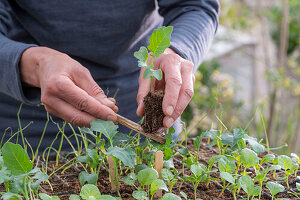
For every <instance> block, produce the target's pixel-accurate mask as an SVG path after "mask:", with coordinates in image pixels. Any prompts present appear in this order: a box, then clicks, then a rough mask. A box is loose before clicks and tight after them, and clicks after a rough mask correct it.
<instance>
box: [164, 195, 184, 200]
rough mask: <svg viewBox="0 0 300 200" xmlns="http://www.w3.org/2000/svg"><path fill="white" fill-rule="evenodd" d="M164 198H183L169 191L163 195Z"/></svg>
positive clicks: (167, 199) (170, 199)
mask: <svg viewBox="0 0 300 200" xmlns="http://www.w3.org/2000/svg"><path fill="white" fill-rule="evenodd" d="M162 200H181V198H180V197H179V196H177V195H175V194H172V193H167V194H165V195H164V196H163V198H162Z"/></svg>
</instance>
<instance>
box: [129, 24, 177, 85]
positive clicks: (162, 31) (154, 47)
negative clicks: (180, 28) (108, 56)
mask: <svg viewBox="0 0 300 200" xmlns="http://www.w3.org/2000/svg"><path fill="white" fill-rule="evenodd" d="M172 31H173V27H172V26H168V27H165V26H162V27H160V28H159V29H155V30H154V31H153V33H152V35H151V36H150V38H149V46H148V49H147V48H146V47H144V46H142V47H140V49H139V51H136V52H134V57H136V58H137V59H138V66H139V67H142V68H145V69H146V70H145V71H144V74H143V78H144V79H147V78H150V79H151V83H150V89H151V86H152V81H153V77H155V78H156V79H157V80H161V79H162V71H161V69H156V70H155V69H154V64H153V59H154V58H158V57H159V56H160V54H162V53H163V52H164V51H165V50H166V48H168V47H169V46H170V40H171V34H172ZM148 50H149V51H150V52H148ZM149 55H150V56H151V62H150V65H148V64H147V60H148V57H149Z"/></svg>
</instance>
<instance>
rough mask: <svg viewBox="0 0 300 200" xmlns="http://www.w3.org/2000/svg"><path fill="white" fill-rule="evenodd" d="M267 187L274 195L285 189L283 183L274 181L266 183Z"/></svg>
mask: <svg viewBox="0 0 300 200" xmlns="http://www.w3.org/2000/svg"><path fill="white" fill-rule="evenodd" d="M266 187H267V188H268V189H269V191H270V192H271V194H272V196H275V195H276V194H278V193H279V192H283V191H284V187H283V186H282V185H280V184H278V183H274V182H268V183H267V184H266Z"/></svg>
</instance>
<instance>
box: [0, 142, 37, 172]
mask: <svg viewBox="0 0 300 200" xmlns="http://www.w3.org/2000/svg"><path fill="white" fill-rule="evenodd" d="M1 151H2V156H3V161H4V165H5V166H6V167H7V169H9V170H10V171H11V173H12V174H13V175H20V174H25V173H27V172H29V171H30V170H32V167H33V164H32V162H31V161H30V159H29V156H28V154H27V153H26V151H25V150H24V149H23V148H22V147H21V145H19V144H13V143H11V142H7V143H5V144H4V145H3V147H2V149H1Z"/></svg>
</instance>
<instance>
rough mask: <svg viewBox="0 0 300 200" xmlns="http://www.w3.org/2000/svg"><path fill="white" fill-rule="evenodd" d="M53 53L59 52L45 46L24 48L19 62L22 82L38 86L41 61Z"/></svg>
mask: <svg viewBox="0 0 300 200" xmlns="http://www.w3.org/2000/svg"><path fill="white" fill-rule="evenodd" d="M55 53H56V54H57V53H59V52H57V51H55V50H52V49H50V48H47V47H30V48H28V49H26V50H25V51H24V52H23V54H22V57H21V59H20V63H19V69H20V76H21V81H22V83H23V84H26V85H29V86H32V87H40V80H39V77H40V76H39V73H40V71H41V70H40V68H41V63H42V62H43V61H44V60H45V59H47V58H48V57H49V56H51V55H53V54H55Z"/></svg>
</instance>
